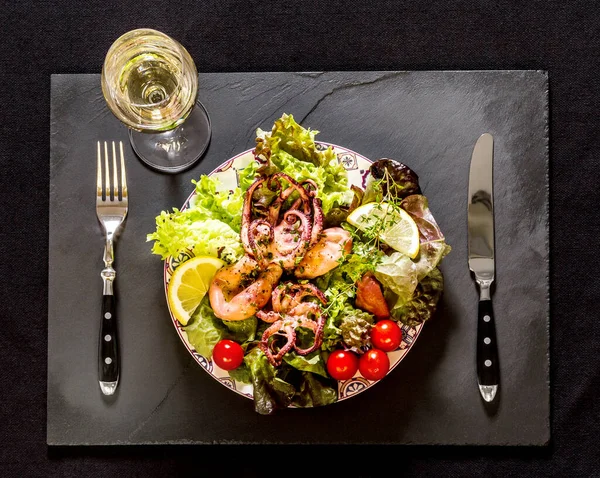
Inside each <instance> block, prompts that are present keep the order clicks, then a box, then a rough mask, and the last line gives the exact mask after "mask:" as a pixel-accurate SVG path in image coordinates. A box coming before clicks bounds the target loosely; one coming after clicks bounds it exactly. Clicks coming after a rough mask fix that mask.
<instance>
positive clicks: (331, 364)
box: [327, 350, 358, 380]
mask: <svg viewBox="0 0 600 478" xmlns="http://www.w3.org/2000/svg"><path fill="white" fill-rule="evenodd" d="M357 370H358V357H357V356H356V354H355V353H353V352H350V351H348V350H335V351H333V352H332V353H331V355H330V356H329V358H328V359H327V371H328V372H329V375H331V376H332V377H333V378H335V379H336V380H348V379H350V378H352V377H354V374H355V373H356V371H357Z"/></svg>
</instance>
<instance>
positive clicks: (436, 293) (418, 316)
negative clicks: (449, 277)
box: [391, 267, 444, 327]
mask: <svg viewBox="0 0 600 478" xmlns="http://www.w3.org/2000/svg"><path fill="white" fill-rule="evenodd" d="M443 290H444V276H443V275H442V272H441V271H440V269H438V268H437V267H436V268H435V269H433V270H432V271H431V272H430V273H429V275H427V276H426V277H424V278H423V280H421V282H419V285H418V286H417V288H416V290H415V293H414V295H413V297H412V299H411V300H409V301H408V302H406V303H404V304H402V305H401V306H399V307H395V308H393V309H392V310H391V314H392V317H393V318H394V319H396V320H399V321H400V322H402V323H403V324H406V325H409V326H411V327H414V326H416V325H418V324H421V323H423V322H425V321H427V320H429V319H430V318H431V317H432V316H433V314H434V312H435V310H436V308H437V304H438V302H439V300H440V297H441V296H442V292H443Z"/></svg>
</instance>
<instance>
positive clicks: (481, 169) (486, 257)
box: [467, 133, 500, 402]
mask: <svg viewBox="0 0 600 478" xmlns="http://www.w3.org/2000/svg"><path fill="white" fill-rule="evenodd" d="M493 161H494V138H493V136H492V135H491V134H489V133H484V134H482V135H481V136H480V137H479V139H478V140H477V143H476V144H475V148H474V149H473V156H472V157H471V169H470V172H469V201H468V207H467V218H468V236H469V237H468V247H469V269H470V270H471V272H472V273H473V276H474V278H475V282H476V283H477V286H478V288H479V308H478V309H479V310H478V320H477V357H476V359H477V381H478V384H479V391H480V393H481V396H482V397H483V399H484V400H485V401H486V402H491V401H493V400H494V397H495V396H496V393H497V392H498V387H499V382H500V377H499V375H500V374H499V366H498V365H499V364H498V348H497V343H496V326H495V324H494V311H493V308H492V295H491V286H492V282H493V281H494V273H495V259H494V192H493V174H492V171H493Z"/></svg>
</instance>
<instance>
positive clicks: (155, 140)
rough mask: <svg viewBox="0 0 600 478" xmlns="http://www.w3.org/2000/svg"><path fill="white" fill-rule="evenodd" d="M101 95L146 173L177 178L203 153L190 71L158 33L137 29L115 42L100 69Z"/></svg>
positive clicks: (205, 139)
mask: <svg viewBox="0 0 600 478" xmlns="http://www.w3.org/2000/svg"><path fill="white" fill-rule="evenodd" d="M102 92H103V94H104V98H105V99H106V102H107V104H108V107H109V108H110V110H111V111H112V112H113V114H114V115H115V116H116V117H117V118H118V119H119V120H120V121H122V122H123V123H125V124H126V125H127V126H128V127H129V139H130V141H131V145H132V146H133V149H134V151H135V152H136V154H137V155H138V157H139V158H140V159H141V160H142V161H143V162H144V163H146V164H147V165H148V166H150V167H151V168H153V169H155V170H157V171H161V172H166V173H177V172H180V171H183V170H184V169H187V168H188V167H190V166H192V165H193V164H194V163H195V162H196V161H198V159H200V157H201V156H202V155H203V154H204V152H205V151H206V148H207V146H208V143H209V142H210V137H211V125H210V119H209V117H208V113H207V111H206V109H205V108H204V106H203V105H202V103H200V102H199V101H198V71H197V69H196V65H195V64H194V61H193V60H192V57H191V56H190V54H189V53H188V51H187V50H186V49H185V48H184V47H183V46H182V45H181V44H179V43H178V42H177V41H175V40H174V39H172V38H171V37H169V36H167V35H165V34H164V33H162V32H159V31H156V30H152V29H149V28H140V29H136V30H132V31H129V32H127V33H125V34H124V35H122V36H120V37H119V38H118V39H117V40H115V42H114V43H113V44H112V45H111V47H110V48H109V50H108V53H107V54H106V58H105V60H104V65H103V67H102Z"/></svg>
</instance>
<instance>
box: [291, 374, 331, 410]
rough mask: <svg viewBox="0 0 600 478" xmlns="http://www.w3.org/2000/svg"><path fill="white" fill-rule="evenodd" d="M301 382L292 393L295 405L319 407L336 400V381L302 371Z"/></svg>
mask: <svg viewBox="0 0 600 478" xmlns="http://www.w3.org/2000/svg"><path fill="white" fill-rule="evenodd" d="M302 378H303V380H302V382H301V383H300V386H299V387H298V391H297V392H296V394H295V395H294V399H293V403H294V405H296V406H297V407H303V408H306V407H321V406H323V405H329V404H331V403H335V402H336V401H337V382H336V381H335V380H332V379H324V378H323V377H320V376H318V375H315V374H313V373H309V372H303V373H302Z"/></svg>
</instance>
